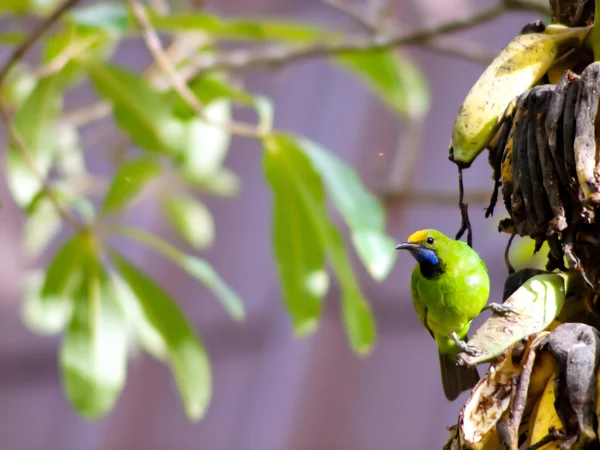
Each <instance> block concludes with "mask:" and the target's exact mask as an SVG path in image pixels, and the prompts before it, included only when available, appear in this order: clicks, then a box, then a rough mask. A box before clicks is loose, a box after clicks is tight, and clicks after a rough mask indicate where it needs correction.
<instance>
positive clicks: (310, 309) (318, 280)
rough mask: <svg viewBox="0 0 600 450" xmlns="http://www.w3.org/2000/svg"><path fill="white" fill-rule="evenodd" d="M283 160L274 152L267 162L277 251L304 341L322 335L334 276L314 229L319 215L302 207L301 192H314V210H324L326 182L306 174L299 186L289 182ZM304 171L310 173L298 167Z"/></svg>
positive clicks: (287, 297) (285, 291) (298, 332)
mask: <svg viewBox="0 0 600 450" xmlns="http://www.w3.org/2000/svg"><path fill="white" fill-rule="evenodd" d="M282 159H283V156H282V155H279V154H277V153H273V152H271V151H269V152H267V153H266V154H265V158H264V161H263V164H264V170H265V176H266V178H267V180H268V182H269V185H270V187H271V192H272V193H273V212H272V219H271V221H272V222H271V228H272V245H273V249H274V251H275V260H276V262H277V270H278V273H279V278H280V280H281V283H282V288H283V298H284V301H285V305H286V307H287V310H288V312H289V314H290V317H291V320H292V325H293V327H294V332H295V334H296V335H297V336H305V335H308V334H311V333H313V332H314V331H315V330H316V329H317V325H318V322H319V318H320V316H321V310H322V307H321V303H322V300H323V297H325V295H326V294H327V291H328V288H329V275H328V274H327V270H326V267H325V248H324V243H323V236H322V235H321V234H320V233H319V228H318V226H316V224H315V223H314V220H313V217H312V215H313V214H314V211H312V210H311V208H310V205H309V204H307V203H306V202H305V201H303V198H302V196H301V193H300V189H302V188H304V189H306V190H307V191H309V192H308V195H309V196H310V198H311V199H312V201H313V203H314V207H315V208H318V209H323V210H324V209H325V198H324V195H323V188H322V185H321V180H320V179H319V178H318V176H317V175H316V174H315V173H312V172H310V171H309V170H303V171H302V172H301V173H300V174H299V177H302V180H301V182H302V185H301V186H300V185H299V184H298V183H297V182H295V180H294V178H292V177H290V175H289V173H288V170H289V169H288V166H286V165H285V164H286V163H287V161H282ZM301 169H305V167H298V170H301ZM315 220H318V219H315Z"/></svg>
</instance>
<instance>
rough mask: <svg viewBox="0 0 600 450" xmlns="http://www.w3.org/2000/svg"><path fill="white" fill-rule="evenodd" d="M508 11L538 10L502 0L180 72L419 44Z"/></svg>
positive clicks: (211, 58)
mask: <svg viewBox="0 0 600 450" xmlns="http://www.w3.org/2000/svg"><path fill="white" fill-rule="evenodd" d="M511 9H531V10H535V11H540V10H541V5H540V4H538V3H536V2H516V1H504V2H501V3H499V4H497V5H496V6H493V7H492V8H489V9H487V10H484V11H483V12H479V13H477V14H474V15H473V16H470V17H466V18H464V19H458V20H456V21H452V22H448V23H443V24H441V25H436V26H433V27H430V28H425V29H422V30H419V31H415V32H410V33H404V32H398V31H396V32H393V33H388V34H376V35H374V36H347V37H346V38H344V39H341V40H338V41H328V42H319V43H317V44H306V45H298V46H287V45H277V46H272V47H267V48H263V49H258V50H238V51H232V52H230V53H222V54H217V55H208V54H207V55H203V56H202V57H201V58H197V59H196V60H195V61H194V62H193V63H192V64H190V65H189V66H188V67H186V68H185V69H184V70H182V72H181V74H182V77H183V78H184V79H186V80H188V79H190V78H193V77H196V76H198V75H201V74H204V73H207V72H211V71H214V70H217V69H218V70H241V69H248V68H251V67H255V66H265V65H266V66H277V65H280V64H283V63H289V62H293V61H298V60H302V59H308V58H317V57H325V56H338V55H343V54H349V53H360V52H364V51H367V50H384V49H388V48H391V47H397V46H401V45H414V44H422V43H424V42H427V41H429V40H431V39H432V38H435V37H438V36H441V35H445V34H449V33H453V32H456V31H461V30H464V29H466V28H471V27H474V26H476V25H480V24H483V23H485V22H489V21H491V20H494V19H496V18H498V17H499V16H501V15H502V14H504V13H505V12H507V11H509V10H511Z"/></svg>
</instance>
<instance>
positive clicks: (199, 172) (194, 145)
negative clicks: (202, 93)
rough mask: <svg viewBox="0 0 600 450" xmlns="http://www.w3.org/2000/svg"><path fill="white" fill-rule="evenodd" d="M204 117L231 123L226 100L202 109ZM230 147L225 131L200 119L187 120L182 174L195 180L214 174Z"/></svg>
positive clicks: (229, 110)
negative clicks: (191, 176)
mask: <svg viewBox="0 0 600 450" xmlns="http://www.w3.org/2000/svg"><path fill="white" fill-rule="evenodd" d="M205 114H206V116H207V117H208V118H210V119H211V120H213V121H215V122H216V123H226V122H228V121H229V120H230V119H231V104H230V102H229V101H227V100H217V101H214V102H212V103H210V104H209V105H207V106H206V107H205ZM230 143H231V135H230V133H229V132H228V131H227V130H225V129H223V128H221V127H217V126H215V125H211V124H208V123H206V122H205V121H203V120H201V119H192V120H190V121H189V122H188V140H187V143H186V146H185V150H183V154H182V170H183V171H184V172H186V173H192V174H194V175H195V176H197V177H202V176H206V175H207V174H210V173H213V172H215V171H216V170H218V169H219V168H220V167H221V165H222V164H223V160H224V159H225V156H226V155H227V150H229V145H230Z"/></svg>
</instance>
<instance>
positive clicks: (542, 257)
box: [510, 236, 549, 270]
mask: <svg viewBox="0 0 600 450" xmlns="http://www.w3.org/2000/svg"><path fill="white" fill-rule="evenodd" d="M534 249H535V240H534V239H531V238H530V237H527V236H525V237H524V238H521V239H516V240H515V241H514V242H513V243H512V245H511V249H510V261H511V263H512V264H513V266H514V267H515V269H517V270H519V269H522V268H525V267H531V268H534V269H544V268H545V267H546V262H547V257H546V256H547V255H548V250H549V247H548V242H544V244H543V245H542V248H541V249H540V251H539V252H537V253H536V254H535V255H534V254H533V251H534Z"/></svg>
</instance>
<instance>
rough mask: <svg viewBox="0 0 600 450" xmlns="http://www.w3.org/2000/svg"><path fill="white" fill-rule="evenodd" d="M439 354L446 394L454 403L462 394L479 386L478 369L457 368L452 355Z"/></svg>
mask: <svg viewBox="0 0 600 450" xmlns="http://www.w3.org/2000/svg"><path fill="white" fill-rule="evenodd" d="M438 354H439V357H440V369H441V372H442V385H443V386H444V394H445V395H446V398H447V399H448V400H449V401H454V400H455V399H456V397H458V396H459V395H460V394H461V393H462V392H464V391H468V390H469V389H473V387H474V386H475V385H476V384H477V382H478V381H479V373H478V372H477V367H464V366H457V365H456V362H455V358H454V357H453V356H452V355H447V354H443V353H438Z"/></svg>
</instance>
